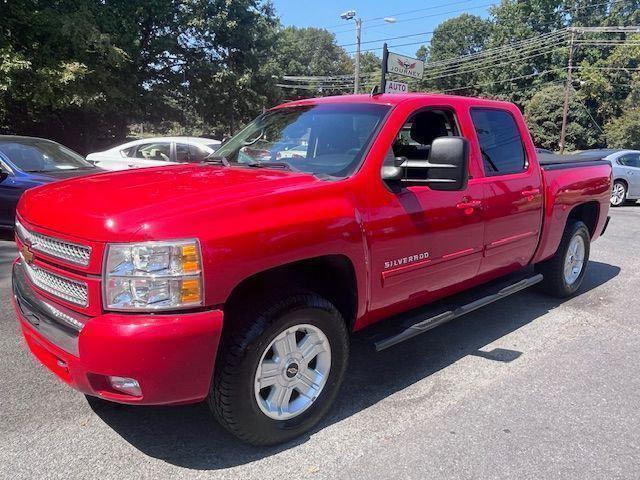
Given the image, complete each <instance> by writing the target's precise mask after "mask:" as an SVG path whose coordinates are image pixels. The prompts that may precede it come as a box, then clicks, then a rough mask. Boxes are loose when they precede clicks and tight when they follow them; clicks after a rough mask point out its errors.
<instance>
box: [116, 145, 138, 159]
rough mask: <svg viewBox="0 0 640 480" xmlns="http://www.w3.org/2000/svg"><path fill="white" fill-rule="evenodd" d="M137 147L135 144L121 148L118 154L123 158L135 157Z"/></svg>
mask: <svg viewBox="0 0 640 480" xmlns="http://www.w3.org/2000/svg"><path fill="white" fill-rule="evenodd" d="M137 148H138V147H137V146H135V145H134V146H133V147H129V148H123V149H122V150H120V155H122V156H123V157H124V158H127V157H135V156H136V150H137Z"/></svg>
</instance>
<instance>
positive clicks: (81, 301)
mask: <svg viewBox="0 0 640 480" xmlns="http://www.w3.org/2000/svg"><path fill="white" fill-rule="evenodd" d="M23 260H24V258H23ZM23 264H24V267H25V271H26V272H27V276H28V277H29V280H31V282H32V283H33V284H34V285H35V286H36V287H38V288H40V289H42V290H44V291H45V292H48V293H50V294H51V295H54V296H56V297H59V298H62V299H64V300H67V301H68V302H71V303H75V304H76V305H80V306H82V307H86V306H87V304H88V303H89V287H88V286H87V284H86V283H84V282H79V281H77V280H71V279H70V278H65V277H62V276H60V275H57V274H55V273H52V272H49V271H48V270H44V269H43V268H40V267H38V266H36V265H29V264H28V263H27V262H26V261H23Z"/></svg>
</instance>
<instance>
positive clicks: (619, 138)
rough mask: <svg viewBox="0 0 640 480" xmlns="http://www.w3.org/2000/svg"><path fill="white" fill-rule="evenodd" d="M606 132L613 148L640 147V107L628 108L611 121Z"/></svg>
mask: <svg viewBox="0 0 640 480" xmlns="http://www.w3.org/2000/svg"><path fill="white" fill-rule="evenodd" d="M605 132H606V136H607V144H608V145H609V146H610V147H612V148H630V149H635V150H638V149H640V108H634V109H630V110H627V111H625V112H624V113H623V114H622V115H620V116H619V117H617V118H614V119H612V120H611V121H609V122H608V123H607V124H606V125H605Z"/></svg>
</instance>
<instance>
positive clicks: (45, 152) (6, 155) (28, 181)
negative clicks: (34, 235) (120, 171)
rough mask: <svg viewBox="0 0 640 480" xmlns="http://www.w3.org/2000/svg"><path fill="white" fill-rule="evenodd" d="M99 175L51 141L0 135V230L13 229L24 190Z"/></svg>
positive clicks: (66, 149) (74, 154)
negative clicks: (84, 176) (67, 179)
mask: <svg viewBox="0 0 640 480" xmlns="http://www.w3.org/2000/svg"><path fill="white" fill-rule="evenodd" d="M100 171H102V170H101V169H99V168H97V167H95V166H94V165H92V164H91V163H89V162H87V161H86V160H85V159H84V158H82V156H80V155H79V154H77V153H76V152H74V151H73V150H70V149H68V148H67V147H64V146H62V145H60V144H59V143H56V142H52V141H51V140H45V139H43V138H34V137H19V136H15V135H0V230H11V229H13V224H14V222H15V216H16V205H17V204H18V200H19V199H20V196H21V195H22V193H23V192H24V191H25V190H27V189H29V188H32V187H37V186H38V185H43V184H45V183H51V182H55V181H56V180H61V179H63V178H70V177H77V176H81V175H88V174H92V173H97V172H100Z"/></svg>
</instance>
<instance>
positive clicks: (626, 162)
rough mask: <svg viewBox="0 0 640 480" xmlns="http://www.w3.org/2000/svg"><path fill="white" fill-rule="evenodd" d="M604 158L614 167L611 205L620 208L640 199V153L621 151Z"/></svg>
mask: <svg viewBox="0 0 640 480" xmlns="http://www.w3.org/2000/svg"><path fill="white" fill-rule="evenodd" d="M604 158H605V160H609V161H610V162H611V165H612V166H613V187H612V188H611V205H612V206H613V207H619V206H620V205H622V204H624V202H625V201H627V200H633V201H635V200H638V199H640V151H639V150H620V151H618V152H615V153H612V154H610V155H607V156H606V157H604Z"/></svg>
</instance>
